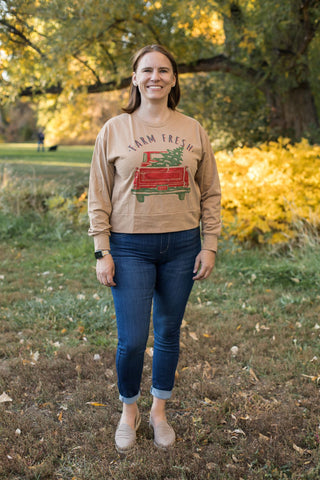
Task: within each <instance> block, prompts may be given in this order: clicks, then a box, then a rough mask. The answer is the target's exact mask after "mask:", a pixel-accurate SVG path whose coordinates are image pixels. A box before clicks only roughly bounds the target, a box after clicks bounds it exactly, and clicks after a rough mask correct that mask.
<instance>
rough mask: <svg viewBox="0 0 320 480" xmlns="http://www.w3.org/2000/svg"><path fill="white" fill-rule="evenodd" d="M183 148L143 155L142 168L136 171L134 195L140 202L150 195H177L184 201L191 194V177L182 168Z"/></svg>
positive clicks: (185, 169) (150, 152) (184, 168)
mask: <svg viewBox="0 0 320 480" xmlns="http://www.w3.org/2000/svg"><path fill="white" fill-rule="evenodd" d="M182 154H183V146H181V147H177V148H174V149H173V150H169V149H167V150H166V151H149V152H144V153H143V160H142V164H141V167H137V168H136V170H135V176H134V181H133V188H132V190H131V191H132V193H133V194H134V195H136V196H137V200H138V202H144V199H145V197H146V196H149V195H169V194H176V195H178V197H179V200H184V198H185V195H186V193H189V192H190V186H189V175H188V170H187V167H186V166H184V167H183V166H182V165H181V164H182V161H183V158H182Z"/></svg>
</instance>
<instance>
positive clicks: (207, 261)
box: [193, 250, 216, 280]
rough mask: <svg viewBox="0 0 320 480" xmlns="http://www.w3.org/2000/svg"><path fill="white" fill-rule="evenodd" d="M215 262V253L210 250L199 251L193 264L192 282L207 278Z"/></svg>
mask: <svg viewBox="0 0 320 480" xmlns="http://www.w3.org/2000/svg"><path fill="white" fill-rule="evenodd" d="M215 260H216V253H215V252H213V251H212V250H201V252H200V253H199V254H198V255H197V257H196V260H195V262H194V269H193V273H195V274H196V275H195V276H194V277H193V280H204V279H206V278H208V277H209V275H210V273H211V272H212V270H213V267H214V264H215Z"/></svg>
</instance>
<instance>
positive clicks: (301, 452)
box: [292, 443, 305, 455]
mask: <svg viewBox="0 0 320 480" xmlns="http://www.w3.org/2000/svg"><path fill="white" fill-rule="evenodd" d="M292 446H293V449H294V450H295V451H296V452H298V453H300V455H303V454H304V452H305V451H304V449H303V448H301V447H298V445H296V444H295V443H294V444H293V445H292Z"/></svg>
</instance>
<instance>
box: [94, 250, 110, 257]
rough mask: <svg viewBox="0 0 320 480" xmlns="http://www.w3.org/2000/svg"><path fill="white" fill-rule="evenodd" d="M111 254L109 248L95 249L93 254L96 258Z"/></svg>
mask: <svg viewBox="0 0 320 480" xmlns="http://www.w3.org/2000/svg"><path fill="white" fill-rule="evenodd" d="M110 254H111V251H110V250H96V251H95V252H94V256H95V257H96V258H103V257H105V256H106V255H110Z"/></svg>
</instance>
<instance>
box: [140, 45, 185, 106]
mask: <svg viewBox="0 0 320 480" xmlns="http://www.w3.org/2000/svg"><path fill="white" fill-rule="evenodd" d="M132 82H133V85H134V86H135V87H138V89H139V92H140V95H141V96H142V97H146V98H147V99H149V100H150V101H151V103H152V101H156V102H158V101H162V99H163V98H165V99H166V103H167V98H168V96H169V94H170V91H171V89H172V88H173V87H174V86H175V84H176V76H175V74H174V73H173V68H172V65H171V62H170V60H169V59H168V58H167V57H166V56H164V55H163V54H162V53H160V52H150V53H147V54H146V55H144V56H143V57H142V59H141V61H140V62H139V65H138V68H137V71H136V72H134V74H133V79H132ZM142 103H143V102H142Z"/></svg>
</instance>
